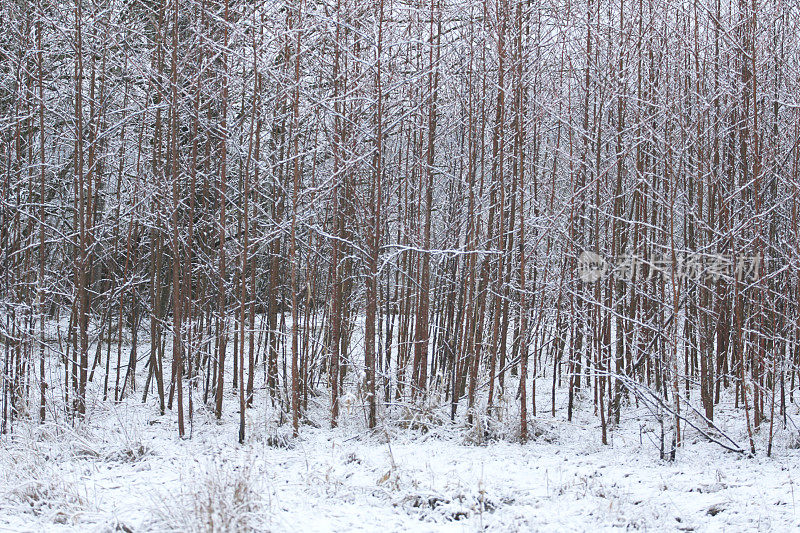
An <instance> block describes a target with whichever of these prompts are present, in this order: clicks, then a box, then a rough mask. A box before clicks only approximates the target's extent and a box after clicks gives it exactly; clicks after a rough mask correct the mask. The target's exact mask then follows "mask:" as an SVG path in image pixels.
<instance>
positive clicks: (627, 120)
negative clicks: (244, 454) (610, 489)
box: [0, 0, 800, 458]
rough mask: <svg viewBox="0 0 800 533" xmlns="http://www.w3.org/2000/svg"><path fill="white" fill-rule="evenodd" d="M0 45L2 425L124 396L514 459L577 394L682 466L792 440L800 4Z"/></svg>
mask: <svg viewBox="0 0 800 533" xmlns="http://www.w3.org/2000/svg"><path fill="white" fill-rule="evenodd" d="M0 27H2V28H3V30H2V32H0V167H1V168H2V170H0V188H1V189H2V194H1V195H0V359H1V360H2V433H3V434H13V432H14V431H15V427H16V425H17V424H19V423H20V421H22V420H29V421H32V422H38V421H42V422H43V421H46V420H59V421H61V422H65V423H76V422H77V421H80V420H81V419H82V418H84V417H86V416H88V415H89V414H90V413H91V411H92V409H93V408H95V406H97V405H98V404H99V402H120V401H122V400H123V399H126V398H132V397H136V398H137V399H138V400H137V401H143V402H150V403H151V404H154V405H157V407H158V409H159V410H160V411H161V412H162V413H163V412H167V411H170V412H175V413H177V427H175V428H174V431H176V432H177V433H178V434H179V435H180V436H182V437H186V438H189V437H190V436H191V427H192V423H193V422H192V421H193V416H195V414H196V412H197V410H198V409H206V410H210V411H212V412H213V413H214V415H215V416H216V417H218V418H219V417H222V416H223V414H224V413H226V412H227V413H236V416H237V417H239V420H240V424H239V431H238V440H239V442H244V441H245V439H246V438H247V435H246V427H247V426H246V424H245V417H246V412H247V411H248V410H249V409H251V408H254V407H256V406H259V405H263V404H264V403H269V404H271V405H272V406H274V408H275V409H274V413H276V414H275V419H274V422H275V423H276V424H285V425H286V427H289V428H291V431H293V433H294V434H295V435H297V434H298V433H300V434H302V432H303V431H304V425H305V424H306V423H310V422H309V420H308V417H307V412H308V410H309V409H310V405H312V404H314V403H315V402H316V404H319V403H320V402H322V403H324V404H325V413H326V417H325V421H324V423H325V424H328V425H331V426H336V425H337V424H338V423H340V422H341V420H342V417H343V416H345V411H346V412H347V413H355V414H350V415H349V416H356V417H362V413H363V424H365V427H368V428H373V427H376V426H378V427H379V426H381V425H382V424H384V423H386V422H387V421H391V420H394V421H398V420H400V419H401V418H402V417H406V418H407V419H408V417H409V415H408V413H413V417H411V418H410V419H411V420H412V422H409V426H414V425H415V424H422V423H423V422H420V421H424V420H425V419H426V417H428V418H430V419H432V418H433V417H434V415H433V414H432V413H434V412H436V413H439V414H441V413H446V416H448V417H449V418H450V419H451V420H453V421H455V422H457V423H458V424H461V425H462V426H463V427H464V428H465V431H466V430H471V429H474V428H476V427H478V428H479V429H480V433H481V436H480V437H481V438H492V437H498V438H504V439H508V440H518V441H522V442H524V441H526V439H528V438H529V434H530V425H531V420H532V419H533V418H534V417H538V418H542V417H552V416H556V414H557V413H558V414H559V415H562V414H563V413H564V411H566V417H567V418H568V419H570V420H571V419H572V417H573V413H574V411H575V410H577V409H578V408H579V407H580V408H581V409H584V410H589V411H591V412H592V413H593V415H594V416H596V417H597V421H598V425H597V427H598V431H599V432H600V436H599V438H600V439H601V440H602V442H603V443H604V444H605V443H606V442H607V441H608V439H609V438H610V437H609V435H610V434H611V433H613V431H614V430H615V428H616V427H617V426H618V424H619V423H620V417H621V416H624V413H625V411H626V408H629V407H630V406H632V405H637V406H640V407H641V406H644V407H646V408H647V409H648V410H649V412H650V413H651V414H652V416H653V417H654V419H655V420H657V421H658V422H659V423H660V427H661V435H660V447H661V455H662V457H665V458H675V455H676V450H679V449H680V446H681V438H682V434H683V432H684V431H685V429H686V427H691V428H693V430H694V431H697V432H699V433H700V434H702V435H704V436H705V437H706V438H708V439H711V440H712V441H713V442H716V443H717V444H719V445H720V446H721V447H722V448H725V449H728V450H732V451H734V452H738V453H741V454H751V453H766V454H770V453H771V452H772V442H773V439H772V436H773V434H774V433H775V432H777V431H778V430H779V429H780V428H786V427H787V424H789V425H790V427H791V424H794V422H792V421H791V417H790V416H789V417H787V409H788V406H789V405H790V404H791V403H792V402H794V401H795V398H794V397H795V395H796V393H797V389H798V388H800V381H798V380H799V379H800V374H798V370H800V246H798V245H799V244H800V223H799V222H798V203H800V194H799V193H798V189H799V188H800V146H798V144H800V38H799V36H800V7H798V5H797V4H795V3H792V2H788V3H787V2H780V1H775V0H769V1H764V2H758V1H756V0H750V1H748V0H736V1H734V0H685V1H679V2H672V1H667V0H575V1H573V0H541V1H536V2H534V1H527V0H524V1H523V0H517V1H511V0H485V1H474V0H457V1H446V0H427V1H424V2H423V1H421V0H291V1H287V2H283V1H281V0H265V1H258V0H6V1H4V2H2V3H1V4H0ZM562 397H563V398H564V401H561V400H560V398H562ZM723 398H727V399H728V401H730V403H731V404H733V408H734V409H735V410H736V413H737V414H736V416H737V417H739V418H740V420H742V421H743V422H742V423H743V424H745V425H746V428H747V435H748V438H747V440H746V441H745V442H744V443H741V442H739V441H738V440H736V439H734V438H731V437H730V436H729V435H728V434H727V433H726V432H725V431H724V430H723V429H722V428H720V427H718V425H717V424H715V409H716V408H717V407H718V405H719V403H720V401H721V399H723ZM557 400H558V401H557ZM579 400H582V401H579ZM345 403H346V404H347V409H345V408H344V407H345ZM353 403H355V404H356V405H358V406H360V407H359V408H358V409H356V410H352V409H351V408H350V406H351V404H353ZM499 420H503V422H504V425H503V426H502V427H505V428H508V427H511V428H513V431H507V432H505V433H503V432H502V431H501V430H500V429H497V428H498V427H501V426H498V425H497V424H494V422H497V421H499ZM493 432H494V434H493ZM758 435H764V436H765V437H763V438H761V439H760V440H759V439H758V438H756V437H757V436H758ZM231 438H232V439H234V438H236V436H234V435H231ZM748 441H749V442H748ZM757 443H759V445H758V446H757ZM760 443H765V444H766V446H765V449H757V448H761V447H762V446H761V444H760ZM722 448H720V450H721V449H722Z"/></svg>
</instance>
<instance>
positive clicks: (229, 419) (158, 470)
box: [0, 387, 800, 532]
mask: <svg viewBox="0 0 800 533" xmlns="http://www.w3.org/2000/svg"><path fill="white" fill-rule="evenodd" d="M542 388H543V387H542ZM97 392H98V391H96V390H95V391H94V397H95V398H98V397H100V395H99V394H97ZM261 394H263V391H262V392H261ZM136 396H137V398H133V397H131V398H128V399H126V400H125V401H123V402H121V403H116V404H115V403H113V402H110V401H109V402H102V401H95V403H93V404H92V405H90V406H89V413H90V415H89V416H87V418H86V419H85V420H84V421H82V422H81V423H80V424H77V425H75V427H72V426H71V425H70V424H67V423H64V422H63V421H55V422H53V421H51V422H48V423H45V424H44V425H39V424H37V423H35V422H27V421H24V420H23V421H17V422H16V425H15V427H14V432H13V437H9V436H4V437H2V438H0V530H3V531H5V530H11V531H115V530H116V531H198V532H199V531H248V530H257V531H355V530H362V531H409V530H410V531H478V530H490V531H534V530H536V531H565V530H576V531H588V530H607V529H617V528H619V529H658V530H682V531H716V530H729V531H742V530H778V531H780V530H790V529H797V528H798V527H800V517H798V513H797V506H798V504H800V490H798V491H797V495H796V496H795V489H794V485H795V482H796V481H797V482H800V450H797V449H795V445H794V444H793V442H796V441H794V440H793V436H794V435H795V433H793V432H791V431H789V430H782V429H780V427H779V426H782V424H778V423H777V421H776V424H775V427H776V428H777V430H776V437H775V445H774V449H773V456H772V457H769V458H768V457H766V454H765V452H764V450H765V449H766V448H765V446H766V438H767V434H768V424H764V425H763V426H762V430H761V431H760V432H759V433H758V434H757V435H756V445H757V447H758V451H759V453H758V454H756V456H754V457H748V456H745V455H743V454H738V453H733V452H727V451H725V450H723V449H722V448H721V447H719V446H718V445H716V444H714V443H711V442H709V441H708V440H706V439H704V438H702V437H701V436H700V435H699V434H697V433H696V432H694V431H693V430H692V429H691V428H690V429H688V430H686V432H685V434H684V443H683V446H682V447H681V448H680V449H679V450H678V454H677V459H676V461H674V462H667V461H662V460H660V459H659V444H658V440H659V439H658V437H659V435H660V430H659V426H658V425H656V424H655V423H654V421H653V419H652V417H651V416H650V415H649V413H648V412H647V411H646V410H644V409H642V408H639V407H637V406H636V405H628V406H626V407H625V409H624V410H623V413H624V417H623V420H622V422H621V424H620V426H618V427H617V428H616V429H615V430H614V431H612V432H610V433H609V439H610V441H609V445H607V446H604V445H602V444H601V443H600V435H601V434H600V426H599V419H598V418H597V417H596V416H594V415H593V414H592V410H593V409H592V404H591V401H590V400H587V399H584V400H583V401H582V404H581V405H580V408H579V409H578V410H577V414H576V416H575V418H574V419H573V421H572V422H567V421H566V420H565V413H566V409H565V406H563V405H561V403H563V400H564V399H563V398H562V397H560V396H559V397H558V402H559V404H558V410H557V416H556V417H555V418H554V417H551V416H550V415H549V413H544V414H541V413H540V414H539V416H536V417H533V419H532V422H531V425H532V429H531V439H530V440H529V442H527V443H526V444H524V445H522V444H519V443H518V442H514V441H513V433H514V432H515V431H516V428H517V427H518V426H517V424H518V420H517V419H516V418H515V415H514V414H513V412H514V411H513V409H514V408H513V405H515V404H516V402H513V404H512V403H511V402H509V403H508V404H506V405H503V406H501V409H500V410H499V411H498V412H499V413H500V414H501V415H503V416H505V417H507V418H506V420H505V422H495V423H494V424H493V426H492V428H489V427H487V426H486V425H485V421H482V422H481V425H482V426H483V427H482V429H483V430H482V431H480V432H476V431H475V430H468V429H466V425H465V423H464V421H463V420H461V421H460V422H459V419H457V421H456V423H451V422H450V421H449V420H448V419H447V416H446V414H445V415H444V416H443V417H442V416H441V414H442V413H446V407H442V408H441V410H439V411H437V410H436V409H431V410H430V411H429V412H426V413H424V416H422V415H421V414H419V416H411V415H410V413H411V411H410V410H409V409H408V408H407V407H402V406H395V407H392V408H391V409H392V410H391V412H390V413H389V414H390V415H391V416H390V417H388V418H387V419H390V420H393V422H392V423H391V424H387V425H383V426H381V427H380V428H379V429H378V430H377V431H374V432H369V431H367V430H366V429H365V424H364V411H363V407H362V404H361V403H360V402H359V401H357V399H356V398H354V397H346V398H344V399H343V411H342V417H341V418H342V424H341V426H340V427H338V428H336V429H329V428H328V426H329V422H328V419H327V398H322V397H320V398H311V399H310V407H309V411H308V416H309V418H308V419H307V420H306V421H305V423H304V424H303V425H302V427H301V430H300V436H299V437H297V438H292V437H291V432H290V428H289V425H288V424H283V425H278V424H277V421H278V418H279V417H277V416H276V411H273V410H272V408H271V407H270V408H266V407H260V408H259V407H256V408H254V409H251V410H248V420H247V433H248V437H247V440H246V443H245V444H244V445H239V444H238V443H237V431H238V429H237V428H238V412H237V406H238V400H237V399H236V397H235V396H230V397H226V398H225V401H226V415H225V416H224V417H223V419H222V420H220V421H218V420H216V419H215V418H214V417H213V414H212V413H211V412H210V411H208V410H207V409H206V408H205V407H204V406H203V405H202V402H200V401H198V399H197V398H195V409H196V410H195V413H194V416H193V420H192V424H191V433H192V434H191V439H184V440H180V439H178V436H177V423H176V420H175V418H176V417H175V413H174V412H170V411H167V414H165V415H160V414H159V412H158V408H157V406H155V405H154V404H155V403H156V402H155V401H154V399H153V398H151V399H150V400H148V403H147V404H142V403H141V402H140V401H139V400H140V399H141V398H140V396H139V394H138V393H137V394H136ZM259 400H260V401H259ZM549 401H550V398H549V397H547V396H545V395H544V394H542V395H541V396H540V397H539V398H538V402H539V405H540V406H549ZM198 404H199V406H198ZM268 404H269V402H268V401H266V400H265V399H264V398H263V397H261V398H260V399H257V401H256V405H257V406H258V405H262V406H263V405H268ZM726 405H727V404H725V403H724V402H723V404H721V405H720V406H719V408H718V410H717V420H720V421H723V422H721V423H720V425H721V426H723V427H725V431H726V433H727V434H728V435H729V436H731V437H732V438H733V439H734V440H736V441H738V442H739V443H740V444H746V443H747V432H746V427H745V426H744V425H743V422H742V423H739V422H736V421H738V420H740V419H742V418H743V417H742V413H741V412H740V411H739V412H737V413H736V416H734V411H733V409H732V408H731V407H726ZM545 408H546V407H545ZM789 413H790V415H791V416H795V415H797V414H798V407H797V405H796V404H790V408H789ZM48 416H49V417H50V420H53V416H52V413H48ZM726 422H727V423H726ZM504 432H506V434H505V437H504V438H501V439H494V440H491V439H489V440H486V439H483V438H478V437H480V436H481V435H486V434H494V435H500V436H501V437H503V436H504ZM744 447H745V448H747V446H744Z"/></svg>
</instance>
